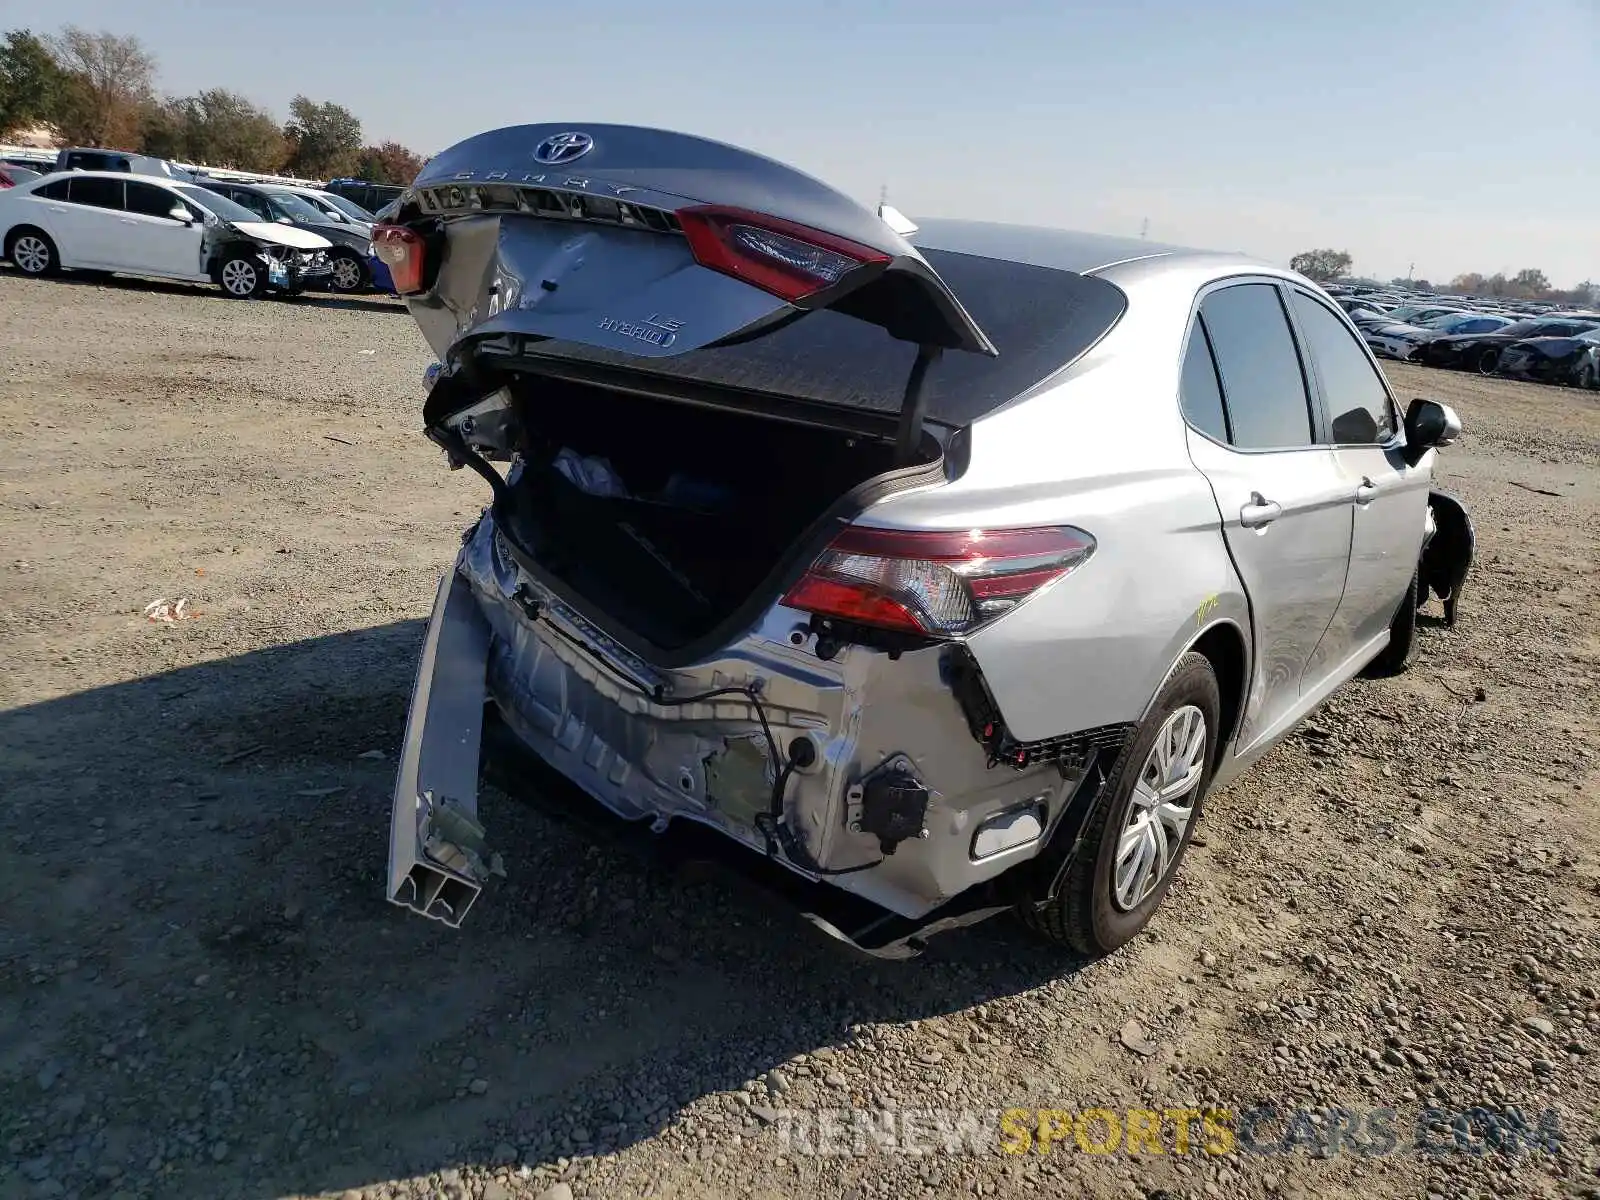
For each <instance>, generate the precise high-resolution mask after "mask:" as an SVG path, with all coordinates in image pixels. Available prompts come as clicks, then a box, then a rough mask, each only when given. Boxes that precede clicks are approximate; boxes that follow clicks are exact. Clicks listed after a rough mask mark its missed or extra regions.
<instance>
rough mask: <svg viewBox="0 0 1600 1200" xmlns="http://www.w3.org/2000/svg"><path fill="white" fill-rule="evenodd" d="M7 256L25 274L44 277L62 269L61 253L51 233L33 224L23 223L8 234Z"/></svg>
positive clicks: (37, 277) (38, 277) (39, 277)
mask: <svg viewBox="0 0 1600 1200" xmlns="http://www.w3.org/2000/svg"><path fill="white" fill-rule="evenodd" d="M6 257H7V258H8V259H10V260H11V265H12V266H13V267H15V268H16V269H17V270H19V271H21V272H22V273H23V274H24V275H32V276H33V277H34V278H35V279H42V278H44V277H45V276H47V275H54V274H55V273H56V272H58V271H60V270H61V254H60V252H59V251H58V250H57V249H56V244H55V243H54V242H53V241H51V240H50V235H49V234H48V233H46V232H45V231H44V230H42V229H35V228H34V227H33V226H32V225H23V226H21V227H19V228H17V229H13V230H12V231H11V232H10V233H8V234H7V235H6Z"/></svg>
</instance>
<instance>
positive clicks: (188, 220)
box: [167, 204, 194, 225]
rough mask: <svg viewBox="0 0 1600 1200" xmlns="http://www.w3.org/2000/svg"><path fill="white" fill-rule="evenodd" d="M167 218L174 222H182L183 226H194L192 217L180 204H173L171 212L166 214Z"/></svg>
mask: <svg viewBox="0 0 1600 1200" xmlns="http://www.w3.org/2000/svg"><path fill="white" fill-rule="evenodd" d="M167 216H169V217H171V218H172V219H173V220H174V221H182V222H183V223H184V224H185V225H193V224H194V215H193V214H192V213H190V211H189V210H188V208H187V207H186V206H184V205H182V204H174V205H173V206H172V210H171V211H170V212H168V213H167Z"/></svg>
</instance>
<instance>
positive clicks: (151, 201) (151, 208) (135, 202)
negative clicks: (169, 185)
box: [128, 179, 183, 218]
mask: <svg viewBox="0 0 1600 1200" xmlns="http://www.w3.org/2000/svg"><path fill="white" fill-rule="evenodd" d="M182 203H183V201H181V200H179V199H178V198H177V197H176V196H174V195H173V194H172V193H171V192H169V191H167V189H166V188H161V187H157V186H156V185H155V184H153V183H138V182H135V181H134V180H131V179H130V180H129V181H128V211H129V212H131V213H139V214H140V215H141V216H146V217H167V218H170V217H171V216H172V206H173V205H175V204H182Z"/></svg>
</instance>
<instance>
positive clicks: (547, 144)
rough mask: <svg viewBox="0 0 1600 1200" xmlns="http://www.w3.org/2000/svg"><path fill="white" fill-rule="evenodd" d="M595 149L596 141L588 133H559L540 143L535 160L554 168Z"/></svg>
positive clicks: (534, 156) (534, 154)
mask: <svg viewBox="0 0 1600 1200" xmlns="http://www.w3.org/2000/svg"><path fill="white" fill-rule="evenodd" d="M593 149H594V139H593V138H592V137H590V136H589V135H588V134H587V133H558V134H556V135H555V136H554V137H547V138H545V140H544V141H542V142H540V143H539V146H538V149H536V150H535V151H534V152H533V158H534V161H535V162H542V163H545V164H546V165H548V166H552V167H554V166H559V165H561V164H562V163H569V162H573V161H574V160H576V159H580V158H582V157H583V156H584V155H585V154H587V153H589V151H591V150H593Z"/></svg>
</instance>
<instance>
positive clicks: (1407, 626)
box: [1361, 571, 1428, 679]
mask: <svg viewBox="0 0 1600 1200" xmlns="http://www.w3.org/2000/svg"><path fill="white" fill-rule="evenodd" d="M1427 599H1428V598H1427V596H1426V595H1424V594H1423V593H1422V590H1421V585H1420V583H1419V582H1418V572H1416V571H1413V572H1412V573H1411V583H1410V585H1409V586H1408V587H1407V588H1406V594H1405V597H1404V598H1403V599H1402V600H1401V601H1400V607H1399V608H1398V609H1396V610H1395V614H1394V620H1392V621H1390V622H1389V644H1388V645H1387V646H1385V647H1384V648H1383V649H1382V650H1380V651H1379V652H1378V656H1377V657H1376V658H1374V659H1373V660H1372V661H1371V662H1369V663H1368V664H1367V665H1366V666H1365V667H1364V668H1363V669H1362V672H1361V673H1362V674H1363V675H1364V676H1366V677H1367V678H1368V679H1385V678H1387V677H1389V676H1391V675H1398V674H1400V673H1401V672H1402V671H1404V670H1405V669H1406V667H1408V666H1409V665H1410V664H1411V646H1412V643H1414V642H1415V641H1416V640H1417V609H1419V608H1421V607H1422V606H1423V605H1424V604H1425V603H1427Z"/></svg>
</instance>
